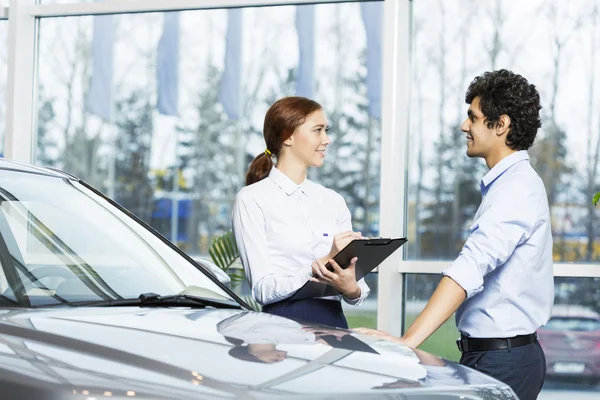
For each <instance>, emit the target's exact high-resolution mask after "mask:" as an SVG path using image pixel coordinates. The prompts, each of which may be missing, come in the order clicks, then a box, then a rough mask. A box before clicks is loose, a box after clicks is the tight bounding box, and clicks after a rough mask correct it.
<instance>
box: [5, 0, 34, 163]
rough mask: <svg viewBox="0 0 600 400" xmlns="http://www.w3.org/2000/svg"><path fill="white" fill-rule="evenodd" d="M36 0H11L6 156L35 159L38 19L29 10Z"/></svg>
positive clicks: (28, 161)
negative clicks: (36, 38) (36, 36)
mask: <svg viewBox="0 0 600 400" xmlns="http://www.w3.org/2000/svg"><path fill="white" fill-rule="evenodd" d="M33 4H35V0H10V18H9V20H8V43H7V44H8V59H7V64H8V65H7V84H6V127H5V128H6V131H5V132H6V133H5V137H4V156H5V157H6V158H7V159H12V160H17V161H22V162H26V163H32V162H33V154H34V143H35V140H34V136H35V135H34V133H35V130H34V125H35V123H34V121H35V118H34V113H33V110H34V105H35V101H34V99H35V97H34V93H35V60H36V41H35V34H36V20H35V18H34V17H32V16H31V15H29V14H28V13H27V12H26V11H25V10H26V8H27V7H29V6H31V5H33Z"/></svg>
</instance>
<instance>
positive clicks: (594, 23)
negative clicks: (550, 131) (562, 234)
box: [585, 3, 600, 261]
mask: <svg viewBox="0 0 600 400" xmlns="http://www.w3.org/2000/svg"><path fill="white" fill-rule="evenodd" d="M599 17H600V12H599V10H598V4H597V3H594V8H593V11H592V13H591V15H590V21H591V24H590V53H589V54H590V77H589V80H588V82H589V86H588V120H587V182H586V190H585V195H586V196H585V199H586V202H585V203H586V211H587V218H586V233H587V237H588V241H587V247H586V254H585V260H586V261H591V260H592V257H593V253H594V240H595V238H596V230H595V226H596V221H597V216H596V208H595V206H594V205H593V204H592V201H591V199H592V197H593V196H594V193H595V192H596V191H597V185H596V175H597V172H598V158H599V156H600V126H599V129H598V134H596V135H594V127H593V119H594V111H595V109H594V98H595V94H596V93H595V84H596V66H597V62H596V58H597V56H596V51H597V40H598V31H599V29H598V25H599V24H598V19H599ZM594 136H596V138H595V143H593V142H594V138H593V137H594Z"/></svg>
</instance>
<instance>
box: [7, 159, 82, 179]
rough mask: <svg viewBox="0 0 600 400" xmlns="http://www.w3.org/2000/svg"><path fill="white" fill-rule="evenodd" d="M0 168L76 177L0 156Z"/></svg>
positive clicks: (70, 177) (69, 177) (60, 176)
mask: <svg viewBox="0 0 600 400" xmlns="http://www.w3.org/2000/svg"><path fill="white" fill-rule="evenodd" d="M0 170H5V171H17V172H24V173H29V174H38V175H51V176H56V177H57V178H67V179H76V178H75V177H74V176H72V175H69V174H67V173H66V172H63V171H59V170H56V169H53V168H47V167H42V166H38V165H31V164H25V163H21V162H18V161H12V160H7V159H5V158H0Z"/></svg>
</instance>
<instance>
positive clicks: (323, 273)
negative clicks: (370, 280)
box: [310, 257, 361, 299]
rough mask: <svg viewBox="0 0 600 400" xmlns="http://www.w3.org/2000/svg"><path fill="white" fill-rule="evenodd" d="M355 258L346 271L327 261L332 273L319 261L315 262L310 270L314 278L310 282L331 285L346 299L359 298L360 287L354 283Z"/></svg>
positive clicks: (333, 262)
mask: <svg viewBox="0 0 600 400" xmlns="http://www.w3.org/2000/svg"><path fill="white" fill-rule="evenodd" d="M357 261H358V258H357V257H354V258H353V259H352V260H350V266H349V267H348V268H346V269H342V267H340V266H339V265H338V263H336V262H335V261H334V260H333V259H331V260H329V263H330V264H331V266H332V267H333V272H332V271H329V270H328V269H327V267H325V265H323V263H322V262H321V261H320V260H316V261H315V262H313V263H312V270H313V274H314V275H315V276H314V277H312V278H310V280H311V281H312V282H319V283H325V284H327V285H331V286H333V287H334V288H336V289H337V290H339V291H340V292H342V294H343V295H344V296H346V297H347V298H348V299H358V298H359V297H360V293H361V291H360V287H359V286H358V283H357V282H356V272H355V267H356V262H357Z"/></svg>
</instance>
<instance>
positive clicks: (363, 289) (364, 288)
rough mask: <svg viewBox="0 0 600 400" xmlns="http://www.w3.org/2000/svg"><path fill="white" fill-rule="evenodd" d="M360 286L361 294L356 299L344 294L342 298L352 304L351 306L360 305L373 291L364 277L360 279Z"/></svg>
mask: <svg viewBox="0 0 600 400" xmlns="http://www.w3.org/2000/svg"><path fill="white" fill-rule="evenodd" d="M358 287H359V288H360V296H359V297H357V298H356V299H350V298H348V297H346V296H344V295H342V298H343V299H344V301H345V302H346V303H347V304H350V305H351V306H359V305H361V304H362V302H363V301H364V300H365V299H366V298H367V296H369V293H371V289H370V288H369V286H367V284H366V282H365V281H364V279H361V280H360V281H358Z"/></svg>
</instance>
